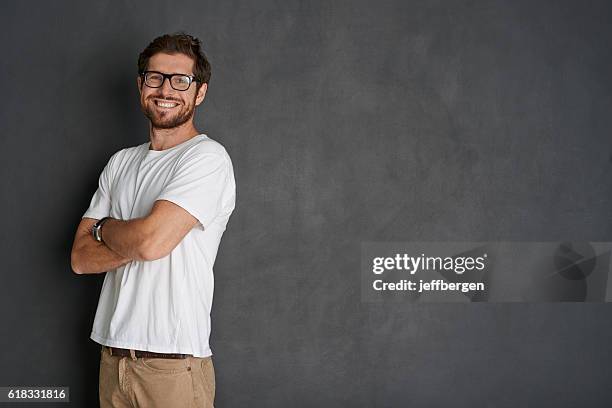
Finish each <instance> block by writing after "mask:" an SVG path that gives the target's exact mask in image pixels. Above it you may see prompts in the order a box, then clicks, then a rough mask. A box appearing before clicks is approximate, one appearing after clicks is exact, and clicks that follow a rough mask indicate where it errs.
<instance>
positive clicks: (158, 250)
mask: <svg viewBox="0 0 612 408" xmlns="http://www.w3.org/2000/svg"><path fill="white" fill-rule="evenodd" d="M171 251H172V248H167V247H164V245H162V244H160V243H159V242H155V241H153V240H149V241H144V242H143V243H142V244H141V245H140V248H139V251H138V252H139V253H138V257H139V258H140V260H141V261H155V260H157V259H161V258H163V257H165V256H167V255H168V254H169V253H170V252H171Z"/></svg>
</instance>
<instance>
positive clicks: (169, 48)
mask: <svg viewBox="0 0 612 408" xmlns="http://www.w3.org/2000/svg"><path fill="white" fill-rule="evenodd" d="M138 70H139V72H138V77H137V86H138V89H139V92H140V105H141V108H142V111H143V112H144V114H145V115H146V116H147V118H149V120H150V127H149V129H150V130H149V139H150V141H149V142H147V143H143V144H140V145H138V146H133V147H128V148H125V149H122V150H120V151H118V152H116V153H115V154H114V155H112V157H111V158H110V159H109V161H108V163H107V165H106V166H105V167H104V169H103V171H102V174H101V175H100V179H99V184H98V189H97V191H96V192H95V194H94V196H93V198H92V199H91V203H90V206H89V208H88V209H87V211H86V212H85V214H84V215H83V217H82V220H81V222H80V224H79V226H78V228H77V232H76V236H75V239H74V244H73V247H72V253H71V263H72V269H73V271H74V272H75V273H77V274H91V273H104V272H106V276H105V278H104V283H103V286H102V291H101V293H100V299H99V302H98V308H97V311H96V315H95V319H94V323H93V329H92V332H91V339H92V340H94V341H96V342H97V343H99V344H100V345H101V357H100V373H99V375H100V377H99V392H100V406H101V407H139V406H140V407H192V406H197V407H211V406H213V400H214V393H215V376H214V369H213V364H212V358H211V357H212V351H211V349H210V346H209V336H210V327H211V325H210V312H211V307H212V299H213V285H214V280H213V263H214V261H215V258H216V255H217V250H218V247H219V242H220V240H221V236H222V235H223V232H224V231H225V227H226V225H227V222H228V220H229V217H230V215H231V213H232V212H233V210H234V206H235V189H236V186H235V181H234V173H233V168H232V163H231V160H230V157H229V156H228V154H227V152H226V150H225V149H224V148H223V146H222V145H221V144H219V143H218V142H216V141H214V140H213V139H211V138H209V137H208V136H207V135H205V134H202V133H200V132H198V131H197V130H196V128H195V126H194V124H193V116H194V110H195V107H196V106H198V105H200V104H201V103H202V102H203V101H204V96H205V95H206V90H207V89H208V83H209V80H210V73H211V70H210V64H209V62H208V60H207V59H206V56H205V54H204V53H203V52H202V50H201V44H200V41H199V40H198V39H196V38H194V37H192V36H190V35H187V34H184V33H178V34H173V35H163V36H161V37H158V38H156V39H155V40H153V42H151V44H149V45H148V46H147V48H146V49H145V50H144V51H143V52H142V53H141V54H140V56H139V58H138Z"/></svg>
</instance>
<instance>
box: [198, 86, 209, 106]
mask: <svg viewBox="0 0 612 408" xmlns="http://www.w3.org/2000/svg"><path fill="white" fill-rule="evenodd" d="M207 89H208V84H207V83H203V84H202V86H201V87H200V89H198V94H197V95H196V101H195V105H196V106H198V105H199V104H201V103H202V101H203V100H204V97H205V96H206V90H207Z"/></svg>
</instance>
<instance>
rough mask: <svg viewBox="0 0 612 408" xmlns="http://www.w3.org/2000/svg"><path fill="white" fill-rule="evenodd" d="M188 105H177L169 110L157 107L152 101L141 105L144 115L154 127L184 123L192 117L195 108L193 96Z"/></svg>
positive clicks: (172, 126)
mask: <svg viewBox="0 0 612 408" xmlns="http://www.w3.org/2000/svg"><path fill="white" fill-rule="evenodd" d="M167 100H168V101H169V102H170V101H171V102H178V101H174V100H171V99H167ZM192 102H193V103H191V104H190V105H184V104H182V103H181V105H177V107H176V108H172V110H170V111H165V110H160V109H157V106H156V105H155V102H154V101H151V104H152V105H154V106H151V104H148V103H147V104H145V105H144V106H143V107H142V111H143V112H144V114H145V116H146V117H147V118H149V120H150V121H151V125H152V126H153V127H154V128H156V129H172V128H175V127H179V126H181V125H183V124H185V123H186V122H187V121H189V120H190V119H191V118H192V117H193V113H194V110H195V98H194V100H193V101H192Z"/></svg>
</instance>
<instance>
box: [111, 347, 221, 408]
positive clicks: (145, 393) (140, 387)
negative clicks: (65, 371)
mask: <svg viewBox="0 0 612 408" xmlns="http://www.w3.org/2000/svg"><path fill="white" fill-rule="evenodd" d="M214 399H215V371H214V368H213V363H212V358H211V357H204V358H201V357H187V358H185V359H172V358H148V357H147V358H136V357H135V356H134V357H119V356H111V354H110V351H109V349H108V347H106V346H102V349H101V356H100V407H101V408H110V407H113V408H128V407H129V408H133V407H143V408H157V407H163V408H168V407H172V408H175V407H176V408H182V407H189V408H195V407H206V408H210V407H212V406H213V401H214Z"/></svg>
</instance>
